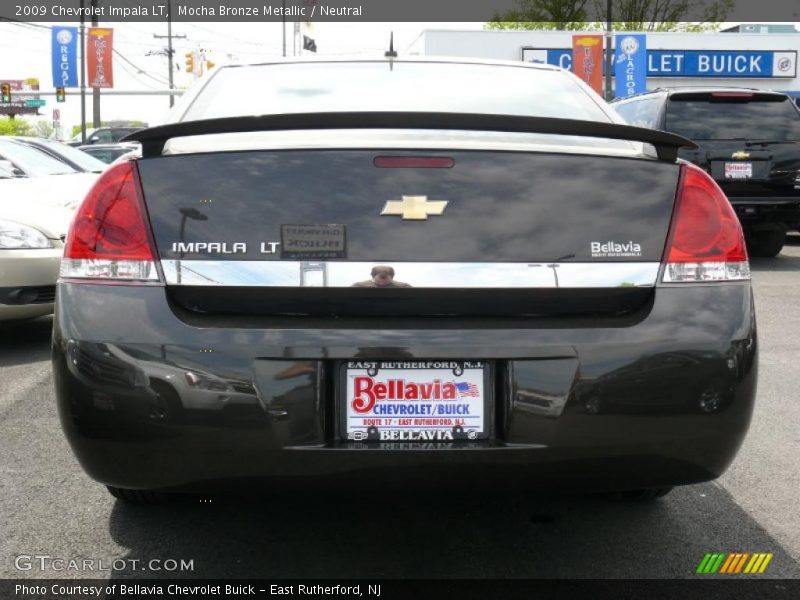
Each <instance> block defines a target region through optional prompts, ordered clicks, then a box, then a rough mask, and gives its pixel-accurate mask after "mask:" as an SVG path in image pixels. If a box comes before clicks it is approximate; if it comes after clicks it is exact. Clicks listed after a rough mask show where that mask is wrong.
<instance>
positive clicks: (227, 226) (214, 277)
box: [53, 59, 757, 501]
mask: <svg viewBox="0 0 800 600" xmlns="http://www.w3.org/2000/svg"><path fill="white" fill-rule="evenodd" d="M245 87H249V89H251V90H252V91H251V93H248V94H246V95H245V94H241V90H242V89H245ZM130 137H131V138H132V139H135V140H137V141H139V142H141V144H142V157H141V158H140V159H137V160H131V161H128V162H124V163H122V164H119V165H116V166H114V167H112V168H111V169H109V170H108V171H106V172H105V173H104V174H103V175H102V177H101V178H100V180H99V181H98V182H97V184H96V185H95V187H94V189H93V190H92V191H91V192H90V193H89V195H88V196H87V198H86V200H85V201H84V203H83V205H82V206H81V208H80V209H79V211H78V213H77V215H76V218H75V221H74V223H73V226H72V228H71V230H70V233H69V236H68V238H67V240H66V244H65V253H64V259H63V264H62V268H61V279H60V281H59V284H58V299H57V306H56V318H55V330H54V337H53V364H54V368H55V375H56V377H55V385H56V391H57V398H58V405H59V411H60V416H61V421H62V424H63V428H64V430H65V432H66V435H67V438H68V439H69V442H70V444H71V446H72V448H73V450H74V452H75V454H76V455H77V457H78V459H79V461H80V463H81V464H82V466H83V468H84V469H85V470H86V471H87V473H89V475H90V476H91V477H93V478H94V479H96V480H97V481H99V482H101V483H103V484H105V485H107V486H109V489H110V490H111V491H112V493H114V494H115V495H117V496H118V497H121V498H124V499H128V500H131V501H148V500H152V499H155V498H157V497H159V496H160V494H161V493H163V492H173V491H200V490H209V489H212V488H216V487H220V486H222V487H225V486H229V485H232V484H234V483H241V482H245V484H246V485H249V484H250V483H255V482H266V483H267V484H268V485H274V486H281V485H283V484H286V483H290V482H293V481H306V480H309V479H312V480H324V481H332V482H348V481H350V482H353V484H354V485H356V486H358V485H361V484H363V483H365V482H367V481H369V482H384V483H396V484H398V485H403V486H413V485H420V484H422V485H434V484H436V485H439V486H444V487H447V486H450V485H453V486H455V485H456V484H463V483H464V482H469V485H471V486H483V485H489V486H491V485H495V484H496V485H500V484H511V485H521V486H529V485H530V486H548V487H563V486H580V487H584V488H593V489H606V490H620V491H631V492H634V491H635V493H637V494H638V495H639V496H641V497H654V496H657V495H661V494H663V493H665V491H666V490H668V489H669V487H670V486H674V485H680V484H690V483H694V482H700V481H705V480H709V479H712V478H715V477H717V476H719V475H720V474H721V473H722V472H723V471H724V470H725V469H726V468H727V466H728V465H729V464H730V462H731V461H732V460H733V457H734V455H735V454H736V451H737V449H738V448H739V446H740V444H741V443H742V440H743V438H744V435H745V433H746V431H747V428H748V424H749V420H750V415H751V413H752V409H753V400H754V395H755V388H756V372H757V367H756V365H757V343H756V326H755V316H754V310H753V300H752V293H751V288H750V271H749V265H748V260H747V254H746V250H745V245H744V242H743V238H742V230H741V227H740V225H739V222H738V221H737V218H736V215H735V214H734V213H733V211H732V209H731V206H730V204H729V202H728V200H727V199H726V197H725V195H724V194H723V193H722V192H721V191H720V189H719V188H718V187H717V185H716V184H715V183H714V181H713V180H712V179H711V178H710V177H709V175H708V174H707V173H705V172H704V171H702V170H700V169H698V168H696V167H694V166H692V165H690V164H688V163H682V162H679V161H678V160H677V158H676V157H677V151H678V148H679V147H681V146H690V147H691V146H692V143H691V142H690V141H688V140H686V139H685V138H682V137H680V136H676V135H673V134H669V133H665V132H661V131H654V130H649V129H641V128H637V127H630V126H627V125H624V124H623V122H622V121H621V119H620V118H619V117H618V116H616V115H615V114H614V112H613V111H612V110H611V109H610V108H608V107H607V106H606V104H605V103H604V102H603V101H602V100H601V99H600V98H599V97H598V96H597V95H596V94H594V92H592V91H591V90H590V89H589V88H587V87H586V86H585V85H584V84H583V83H582V82H580V81H579V80H578V79H577V78H575V77H574V76H573V75H571V74H570V73H567V72H564V71H562V70H560V69H557V68H554V67H550V66H546V65H525V64H516V63H486V62H479V61H475V62H469V61H467V62H463V61H462V62H455V61H447V60H391V59H387V60H375V61H367V60H362V61H349V62H347V61H334V62H324V61H319V62H293V63H277V64H264V65H250V66H237V67H226V68H222V69H220V70H218V71H217V72H216V73H215V74H214V75H213V76H212V77H211V78H210V79H209V80H208V81H206V82H204V83H203V84H202V86H201V87H200V88H198V89H196V90H194V91H193V92H190V93H189V94H187V96H186V97H184V98H182V99H181V102H180V103H179V104H178V105H176V108H175V110H174V112H173V113H172V114H171V116H170V119H169V122H168V123H166V124H164V125H160V126H157V127H152V128H149V129H145V130H142V131H139V132H137V133H135V134H133V135H131V136H130Z"/></svg>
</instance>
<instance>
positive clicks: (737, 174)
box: [725, 161, 753, 181]
mask: <svg viewBox="0 0 800 600" xmlns="http://www.w3.org/2000/svg"><path fill="white" fill-rule="evenodd" d="M752 178H753V163H752V162H741V161H737V162H726V163H725V179H727V180H733V181H747V180H748V179H752Z"/></svg>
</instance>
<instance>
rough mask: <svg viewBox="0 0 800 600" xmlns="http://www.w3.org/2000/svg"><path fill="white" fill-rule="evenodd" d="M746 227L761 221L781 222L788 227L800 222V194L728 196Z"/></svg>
mask: <svg viewBox="0 0 800 600" xmlns="http://www.w3.org/2000/svg"><path fill="white" fill-rule="evenodd" d="M728 199H729V200H730V202H731V205H732V206H733V208H734V210H735V211H736V215H737V216H738V217H739V220H740V221H741V222H742V225H743V226H744V227H748V226H750V225H757V224H760V223H781V224H783V225H785V226H786V227H788V228H793V227H796V226H797V225H798V224H800V195H797V196H774V197H773V196H764V197H750V196H738V197H737V196H728Z"/></svg>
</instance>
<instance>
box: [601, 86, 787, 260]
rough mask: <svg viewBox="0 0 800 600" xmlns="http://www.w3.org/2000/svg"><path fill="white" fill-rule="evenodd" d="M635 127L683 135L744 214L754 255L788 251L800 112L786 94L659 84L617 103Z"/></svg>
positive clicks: (686, 153)
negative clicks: (784, 248)
mask: <svg viewBox="0 0 800 600" xmlns="http://www.w3.org/2000/svg"><path fill="white" fill-rule="evenodd" d="M612 106H613V107H614V108H615V109H616V111H617V112H618V113H619V114H620V115H621V116H622V117H623V118H624V119H625V120H626V121H628V122H629V123H630V124H631V125H638V126H642V127H651V128H653V129H662V130H665V131H670V132H673V133H678V134H680V135H682V136H684V137H687V138H689V139H691V140H692V141H694V142H695V143H696V144H697V145H698V148H696V149H682V150H681V151H680V153H679V156H680V157H681V158H684V159H686V160H689V161H691V162H693V163H695V164H697V165H699V166H700V167H701V168H703V169H705V170H706V171H708V173H710V174H711V176H712V177H713V178H714V180H715V181H716V182H717V183H718V184H719V185H720V187H721V188H722V190H723V191H724V192H725V194H726V195H727V196H728V199H729V200H730V202H731V204H732V205H733V207H734V209H735V210H736V214H737V215H738V216H739V220H740V221H741V223H742V227H743V228H744V232H745V239H746V241H747V248H748V251H749V253H750V255H751V256H761V257H771V256H776V255H777V254H779V253H780V251H781V249H782V248H783V244H784V241H785V238H786V230H787V229H797V228H798V225H800V111H799V110H798V108H797V106H796V105H795V104H794V102H792V100H791V98H789V97H788V96H787V95H786V94H781V93H778V92H765V91H761V90H753V89H743V88H702V89H700V88H671V89H666V88H662V89H657V90H654V91H652V92H647V93H645V94H640V95H637V96H634V97H632V98H630V99H624V100H619V101H616V102H614V103H613V104H612Z"/></svg>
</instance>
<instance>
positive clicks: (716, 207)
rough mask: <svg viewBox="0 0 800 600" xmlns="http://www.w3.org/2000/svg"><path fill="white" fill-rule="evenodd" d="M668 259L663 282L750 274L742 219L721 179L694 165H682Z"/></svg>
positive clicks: (720, 278) (714, 279) (720, 279)
mask: <svg viewBox="0 0 800 600" xmlns="http://www.w3.org/2000/svg"><path fill="white" fill-rule="evenodd" d="M666 262H667V268H666V270H665V272H664V281H732V280H742V279H750V267H749V264H748V262H747V249H746V247H745V243H744V234H743V233H742V226H741V225H740V224H739V219H738V218H737V217H736V213H735V212H734V211H733V207H732V206H731V204H730V202H729V201H728V198H727V197H726V196H725V193H724V192H723V191H722V190H721V189H720V188H719V186H718V185H717V183H716V182H715V181H714V180H713V179H712V178H711V177H710V176H709V175H708V174H707V173H706V172H705V171H703V170H701V169H699V168H698V167H696V166H694V165H690V164H684V165H681V177H680V184H679V186H678V196H677V199H676V202H675V212H674V215H673V218H672V226H671V228H670V237H669V243H668V245H667V252H666Z"/></svg>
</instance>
